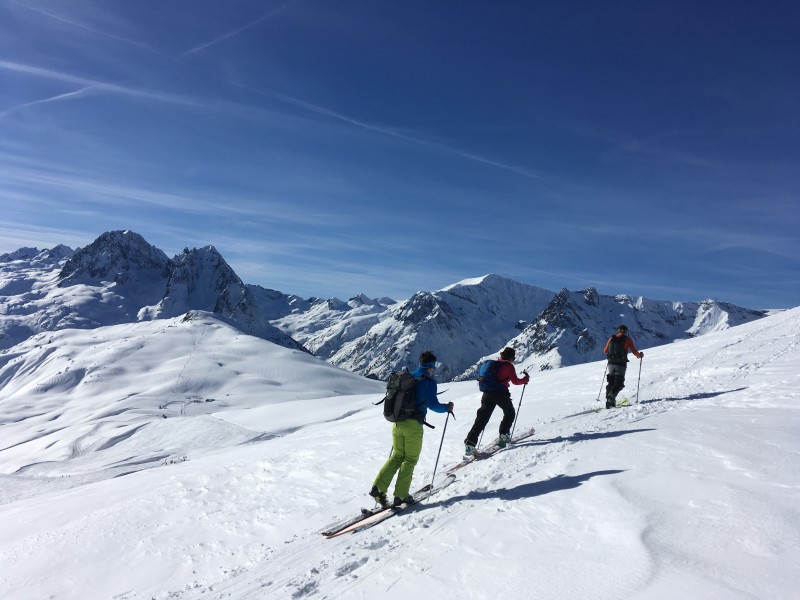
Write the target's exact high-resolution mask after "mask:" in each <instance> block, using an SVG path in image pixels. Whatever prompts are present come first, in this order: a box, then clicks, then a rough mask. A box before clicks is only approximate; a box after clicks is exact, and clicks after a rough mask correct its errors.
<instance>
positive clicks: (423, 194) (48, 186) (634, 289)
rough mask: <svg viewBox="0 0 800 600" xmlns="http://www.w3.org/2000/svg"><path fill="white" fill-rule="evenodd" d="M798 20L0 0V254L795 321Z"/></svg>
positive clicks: (549, 6)
mask: <svg viewBox="0 0 800 600" xmlns="http://www.w3.org/2000/svg"><path fill="white" fill-rule="evenodd" d="M798 25H800V5H798V4H797V3H795V2H779V1H774V2H773V1H770V2H767V3H759V2H750V1H737V0H733V1H729V0H725V1H723V0H719V1H707V2H696V1H655V2H649V1H648V2H641V1H619V2H590V1H588V0H586V1H564V2H550V1H534V0H529V1H517V2H511V1H508V2H503V1H497V2H471V1H467V0H444V1H440V2H429V1H417V0H403V1H399V0H398V1H394V0H392V1H376V0H352V1H348V0H341V1H336V0H325V1H323V0H295V1H280V2H278V1H276V2H273V1H267V0H264V1H236V0H226V1H225V2H209V1H206V0H174V1H173V0H171V1H168V2H156V1H155V0H143V1H140V2H126V1H122V0H117V1H103V2H101V1H99V0H97V1H92V0H71V1H70V2H63V1H61V0H32V1H27V0H26V1H25V2H22V1H21V0H19V1H16V0H0V209H2V210H0V253H2V252H8V251H11V250H15V249H17V248H19V247H21V246H36V247H39V248H45V247H52V246H54V245H56V244H59V243H64V244H67V245H70V246H72V247H78V246H84V245H86V244H89V243H91V241H92V240H94V239H95V238H96V237H97V236H98V235H100V234H101V233H103V232H104V231H109V230H113V229H131V230H133V231H136V232H138V233H140V234H141V235H143V236H144V237H145V238H146V239H147V240H148V241H149V242H150V243H152V244H154V245H156V246H158V247H159V248H161V249H162V250H164V251H165V252H166V253H167V254H168V255H172V254H175V253H177V252H180V251H181V250H182V249H183V248H184V247H187V246H188V247H202V246H206V245H208V244H213V245H214V246H215V247H216V248H217V249H218V250H219V251H220V252H221V253H222V255H223V256H224V257H225V258H226V260H227V261H228V262H229V263H230V264H231V266H232V267H233V268H234V269H235V270H236V272H237V273H238V274H239V275H240V276H241V277H242V279H244V280H245V281H246V282H247V283H253V284H258V285H262V286H265V287H269V288H273V289H278V290H280V291H283V292H286V293H293V294H298V295H301V296H321V297H330V296H338V297H340V298H347V297H350V296H353V295H356V294H358V293H365V294H367V295H368V296H372V297H378V296H391V297H394V298H398V299H400V298H406V297H409V296H410V295H412V294H413V293H414V292H415V291H417V290H434V289H439V288H441V287H443V286H446V285H448V284H451V283H454V282H456V281H459V280H461V279H465V278H470V277H477V276H480V275H483V274H485V273H497V274H499V275H503V276H506V277H510V278H513V279H516V280H519V281H523V282H526V283H530V284H533V285H539V286H542V287H545V288H549V289H552V290H558V289H560V288H561V287H566V288H569V289H572V290H576V289H582V288H585V287H588V286H594V287H596V288H597V289H598V290H599V291H600V292H601V293H606V294H617V293H627V294H632V295H644V296H647V297H650V298H654V299H664V300H701V299H704V298H708V297H711V298H716V299H719V300H726V301H730V302H734V303H737V304H741V305H744V306H749V307H754V308H773V307H774V308H779V307H790V306H796V305H798V304H800V258H799V257H800V235H799V234H798V231H800V210H798V208H800V207H799V206H798V205H799V204H800V201H799V200H800V198H799V197H798V194H800V135H799V134H800V112H799V109H798V107H800V77H798V73H800V36H798V35H797V30H798Z"/></svg>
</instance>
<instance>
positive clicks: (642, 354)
mask: <svg viewBox="0 0 800 600" xmlns="http://www.w3.org/2000/svg"><path fill="white" fill-rule="evenodd" d="M643 358H644V352H639V360H642V359H643Z"/></svg>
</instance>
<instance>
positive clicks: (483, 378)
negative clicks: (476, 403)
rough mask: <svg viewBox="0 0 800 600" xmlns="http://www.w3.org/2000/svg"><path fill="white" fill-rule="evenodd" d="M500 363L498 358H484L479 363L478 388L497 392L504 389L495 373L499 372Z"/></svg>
mask: <svg viewBox="0 0 800 600" xmlns="http://www.w3.org/2000/svg"><path fill="white" fill-rule="evenodd" d="M501 366H502V363H501V362H500V361H499V360H485V361H483V363H481V368H480V369H479V370H478V389H479V390H480V391H482V392H497V391H499V390H504V389H506V386H504V385H503V384H502V383H500V380H499V379H498V378H497V374H498V373H499V372H500V367H501Z"/></svg>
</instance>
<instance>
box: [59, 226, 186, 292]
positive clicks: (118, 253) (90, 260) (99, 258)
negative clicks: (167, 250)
mask: <svg viewBox="0 0 800 600" xmlns="http://www.w3.org/2000/svg"><path fill="white" fill-rule="evenodd" d="M170 267H171V262H170V260H169V258H167V255H166V254H164V252H162V251H161V250H159V249H158V248H156V247H155V246H152V245H150V244H148V243H147V241H145V239H144V238H143V237H142V236H141V235H139V234H138V233H134V232H132V231H109V232H106V233H104V234H103V235H101V236H100V237H98V238H97V239H96V240H95V241H94V242H92V243H91V244H89V245H88V246H86V247H85V248H81V249H80V250H78V251H77V252H75V254H74V255H73V256H72V258H70V259H69V261H67V264H65V265H64V267H63V269H62V270H61V273H60V275H59V279H60V280H61V282H60V284H59V285H60V286H62V287H64V286H68V285H71V284H73V283H77V282H79V281H81V282H99V281H113V282H114V283H117V284H120V285H123V284H126V283H132V284H133V283H137V282H139V281H140V280H141V277H140V276H137V275H138V274H139V273H142V272H144V273H147V274H148V275H149V276H151V277H153V276H155V277H160V278H163V277H166V276H167V275H168V273H169V269H170ZM132 275H134V276H133V277H131V276H132Z"/></svg>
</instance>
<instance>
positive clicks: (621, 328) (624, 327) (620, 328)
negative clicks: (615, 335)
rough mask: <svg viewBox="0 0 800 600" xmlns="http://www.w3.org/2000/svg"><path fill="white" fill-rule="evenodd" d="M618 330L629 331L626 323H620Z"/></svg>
mask: <svg viewBox="0 0 800 600" xmlns="http://www.w3.org/2000/svg"><path fill="white" fill-rule="evenodd" d="M617 331H621V332H622V333H628V327H627V326H626V325H620V326H619V327H617Z"/></svg>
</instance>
